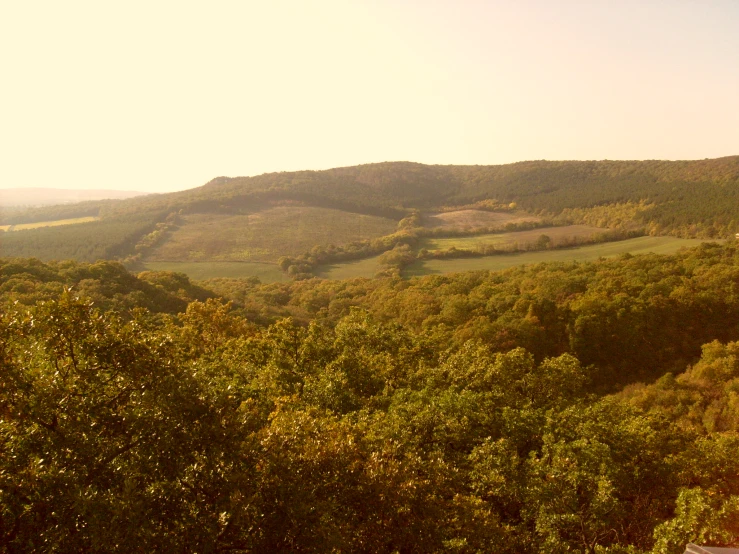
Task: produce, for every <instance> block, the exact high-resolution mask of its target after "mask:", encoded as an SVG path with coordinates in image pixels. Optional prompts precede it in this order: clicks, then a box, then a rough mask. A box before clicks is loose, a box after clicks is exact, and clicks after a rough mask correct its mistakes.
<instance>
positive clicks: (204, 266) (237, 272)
mask: <svg viewBox="0 0 739 554" xmlns="http://www.w3.org/2000/svg"><path fill="white" fill-rule="evenodd" d="M145 269H146V270H148V271H174V272H177V273H184V274H185V275H187V276H188V277H189V278H190V279H191V280H193V281H205V280H206V279H217V278H221V277H222V278H228V279H247V278H249V277H259V280H260V281H261V282H262V283H278V282H282V281H289V280H290V279H289V277H287V276H286V275H285V274H284V273H283V272H282V271H280V268H279V267H277V265H276V264H266V263H253V262H147V263H146V265H145Z"/></svg>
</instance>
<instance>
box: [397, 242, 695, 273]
mask: <svg viewBox="0 0 739 554" xmlns="http://www.w3.org/2000/svg"><path fill="white" fill-rule="evenodd" d="M540 234H541V233H540ZM702 242H707V241H704V240H700V239H679V238H674V237H638V238H635V239H628V240H622V241H618V242H607V243H602V244H593V245H588V246H581V247H579V248H566V249H562V250H545V251H542V252H525V253H522V254H505V255H497V256H486V257H483V258H464V259H456V260H454V259H452V260H422V261H419V262H416V263H415V264H413V265H411V266H409V267H408V268H406V270H405V271H404V273H403V275H404V276H405V277H416V276H420V275H429V274H434V273H436V274H439V273H454V272H459V271H474V270H480V269H486V270H491V271H496V270H500V269H505V268H507V267H512V266H515V265H523V264H534V263H540V262H566V261H575V260H576V261H588V260H596V259H598V258H601V257H604V258H608V257H612V256H618V255H619V254H625V253H630V254H645V253H648V252H653V253H655V254H674V253H675V252H677V251H678V250H679V249H680V248H683V247H691V246H697V245H699V244H701V243H702Z"/></svg>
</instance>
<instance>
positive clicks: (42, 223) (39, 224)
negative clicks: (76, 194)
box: [3, 217, 100, 231]
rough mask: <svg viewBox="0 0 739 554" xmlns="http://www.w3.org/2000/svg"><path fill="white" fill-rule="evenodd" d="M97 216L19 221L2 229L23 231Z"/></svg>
mask: <svg viewBox="0 0 739 554" xmlns="http://www.w3.org/2000/svg"><path fill="white" fill-rule="evenodd" d="M98 219H100V218H99V217H75V218H73V219H57V220H56V221H37V222H36V223H19V224H18V225H3V230H4V231H25V230H27V229H40V228H41V227H58V226H59V225H74V224H75V223H89V222H90V221H97V220H98Z"/></svg>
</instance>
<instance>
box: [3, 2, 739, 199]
mask: <svg viewBox="0 0 739 554" xmlns="http://www.w3.org/2000/svg"><path fill="white" fill-rule="evenodd" d="M0 14H2V16H3V17H2V18H0V29H2V33H0V45H2V46H3V48H2V49H1V50H2V53H0V59H2V62H3V68H4V75H5V77H6V82H7V83H9V84H10V86H7V87H6V89H5V90H4V91H3V93H4V101H3V102H2V103H0V120H2V121H3V125H2V127H0V147H1V148H2V151H3V153H4V161H3V164H2V166H0V189H9V188H28V187H36V188H59V189H112V190H136V191H142V192H169V191H174V190H184V189H190V188H194V187H197V186H201V185H203V184H205V183H206V182H208V181H209V180H211V179H212V178H214V177H217V176H221V175H227V176H232V177H235V176H253V175H259V174H262V173H270V172H278V171H295V170H320V169H329V168H332V167H342V166H353V165H359V164H365V163H377V162H383V161H401V160H403V161H405V160H407V161H412V162H419V163H425V164H479V165H493V164H495V165H497V164H504V163H515V162H519V161H528V160H540V159H547V160H602V159H610V160H648V159H665V160H683V159H685V160H693V159H703V158H719V157H724V156H731V155H736V154H739V111H738V110H736V109H735V99H736V98H737V97H739V72H738V71H736V67H735V65H736V60H737V59H739V34H737V33H736V32H735V29H736V28H737V27H738V26H739V4H736V3H734V2H731V1H713V2H707V3H697V2H694V1H690V0H683V1H680V0H676V1H673V2H670V3H665V2H657V1H651V2H649V1H648V2H636V1H626V2H622V3H618V4H617V5H614V4H613V3H611V2H605V1H602V0H601V1H594V2H588V3H580V2H575V1H574V0H571V1H564V2H557V3H551V2H545V1H544V0H529V1H523V2H519V3H516V4H515V5H511V4H509V3H505V2H495V1H493V2H464V3H459V2H451V1H430V2H421V1H420V0H412V1H411V0H409V1H405V2H390V1H389V0H378V1H375V2H363V1H356V0H354V1H339V0H322V1H317V2H315V3H310V4H307V3H302V2H290V1H284V0H283V1H275V2H271V3H268V4H264V3H256V2H236V1H223V2H215V3H208V4H205V3H202V4H190V5H182V4H181V3H175V2H160V3H156V4H150V3H144V2H141V1H133V2H130V3H127V4H125V5H104V4H101V3H96V2H92V1H75V0H73V1H71V2H68V3H64V4H58V3H53V2H50V1H40V2H34V3H15V4H8V5H5V6H4V7H3V8H2V9H1V10H0Z"/></svg>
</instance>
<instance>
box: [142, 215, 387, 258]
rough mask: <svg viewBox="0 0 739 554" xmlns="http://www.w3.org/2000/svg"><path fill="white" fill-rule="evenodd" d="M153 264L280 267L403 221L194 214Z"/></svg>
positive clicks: (186, 218)
mask: <svg viewBox="0 0 739 554" xmlns="http://www.w3.org/2000/svg"><path fill="white" fill-rule="evenodd" d="M183 220H184V223H183V224H182V225H180V227H179V228H177V229H176V230H174V231H173V232H172V234H171V236H170V237H169V238H168V239H167V240H166V242H164V243H163V244H162V245H161V246H159V247H157V248H155V249H154V250H153V251H152V252H151V253H150V254H149V256H148V257H147V260H149V261H161V262H163V261H189V262H198V261H219V262H227V261H228V262H276V261H277V260H278V258H280V256H297V255H299V254H302V253H303V252H306V251H308V250H310V249H311V248H312V247H313V246H316V245H327V244H336V245H340V244H345V243H348V242H351V241H354V240H361V239H369V238H374V237H379V236H383V235H387V234H390V233H392V232H394V231H395V230H396V227H397V222H395V221H393V220H392V219H387V218H384V217H376V216H370V215H360V214H355V213H350V212H344V211H341V210H334V209H328V208H315V207H297V206H277V207H273V208H269V209H267V210H264V211H261V212H257V213H254V214H249V215H219V214H192V215H186V216H184V217H183Z"/></svg>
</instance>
